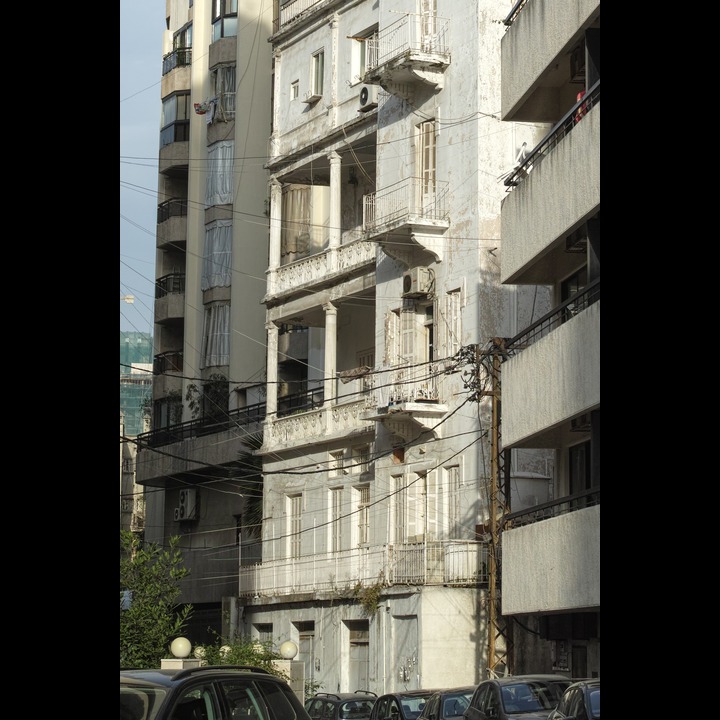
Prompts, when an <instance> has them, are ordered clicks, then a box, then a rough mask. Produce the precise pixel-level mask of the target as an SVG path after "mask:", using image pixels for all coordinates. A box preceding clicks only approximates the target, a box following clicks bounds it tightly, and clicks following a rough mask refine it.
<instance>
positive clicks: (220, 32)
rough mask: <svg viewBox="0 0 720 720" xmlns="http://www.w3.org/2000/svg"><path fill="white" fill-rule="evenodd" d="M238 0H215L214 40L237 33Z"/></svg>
mask: <svg viewBox="0 0 720 720" xmlns="http://www.w3.org/2000/svg"><path fill="white" fill-rule="evenodd" d="M237 12H238V0H213V4H212V41H213V42H216V41H217V40H220V38H224V37H235V36H236V35H237Z"/></svg>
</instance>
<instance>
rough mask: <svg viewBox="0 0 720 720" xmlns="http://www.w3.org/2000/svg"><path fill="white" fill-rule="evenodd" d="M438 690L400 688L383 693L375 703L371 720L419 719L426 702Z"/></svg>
mask: <svg viewBox="0 0 720 720" xmlns="http://www.w3.org/2000/svg"><path fill="white" fill-rule="evenodd" d="M435 692H437V690H436V689H435V688H433V689H432V690H399V691H398V692H392V693H386V694H385V695H381V696H380V697H379V698H378V699H377V700H376V701H375V704H374V705H373V709H372V712H371V713H370V720H418V718H419V717H420V713H421V712H422V711H423V708H424V707H425V703H427V701H428V700H429V699H430V696H431V695H432V694H433V693H435Z"/></svg>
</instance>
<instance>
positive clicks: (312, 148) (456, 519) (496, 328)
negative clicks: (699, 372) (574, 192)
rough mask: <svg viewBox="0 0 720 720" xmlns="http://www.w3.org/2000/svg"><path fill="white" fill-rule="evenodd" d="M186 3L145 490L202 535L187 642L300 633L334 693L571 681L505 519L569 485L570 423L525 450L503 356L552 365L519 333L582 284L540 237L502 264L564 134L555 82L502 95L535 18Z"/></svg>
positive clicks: (177, 43)
mask: <svg viewBox="0 0 720 720" xmlns="http://www.w3.org/2000/svg"><path fill="white" fill-rule="evenodd" d="M537 1H538V0H533V2H537ZM527 4H528V5H530V4H531V3H530V2H528V3H527ZM188 5H189V7H188ZM167 7H168V31H167V33H166V40H165V48H166V54H165V66H164V71H165V74H164V75H163V85H162V97H163V112H164V114H163V118H164V119H163V128H162V132H161V148H160V173H159V188H158V200H159V215H158V239H157V242H158V265H157V272H156V275H157V278H158V281H157V285H158V299H157V301H156V309H155V319H156V333H155V336H156V347H157V348H158V355H157V356H156V358H155V360H156V371H157V372H158V373H159V375H158V378H157V379H156V381H155V383H154V391H153V395H154V401H155V402H154V415H153V431H152V432H151V433H148V434H147V436H146V437H144V438H143V439H142V440H143V442H142V443H141V447H140V451H139V454H138V476H139V478H140V481H141V482H143V484H145V485H146V486H148V487H152V488H154V489H155V490H156V492H153V494H152V498H153V500H152V503H151V502H150V501H148V509H147V513H146V537H147V538H148V539H157V540H158V541H162V540H163V539H164V538H167V537H168V536H169V535H172V534H181V535H182V536H183V543H184V552H185V557H186V560H187V564H188V566H189V567H190V569H191V573H192V574H191V577H190V578H189V579H188V581H187V582H185V583H184V585H183V597H182V600H183V601H184V602H191V603H193V604H194V605H195V607H196V609H197V611H199V615H196V621H195V624H194V625H193V627H192V629H191V631H192V632H191V633H189V637H190V638H191V641H192V642H193V643H194V644H196V643H200V642H204V641H206V639H207V638H206V636H205V634H204V632H203V623H204V624H205V625H207V624H211V625H212V626H213V627H215V628H217V629H218V630H220V629H222V632H223V633H224V634H225V633H232V632H235V633H237V634H240V635H244V636H250V637H252V638H254V639H258V640H261V641H269V642H271V643H272V644H273V645H274V646H275V647H277V648H279V647H280V646H281V645H282V644H283V643H286V642H287V641H292V642H293V643H294V644H295V646H297V648H298V653H297V656H296V657H295V658H294V660H295V662H296V663H299V664H300V665H301V666H302V668H303V670H304V681H305V683H306V687H308V688H315V689H321V690H324V691H330V692H332V691H347V690H355V689H357V688H366V689H369V690H372V691H374V692H376V693H378V694H379V693H382V692H387V691H391V690H394V689H399V688H421V687H423V688H430V687H447V686H455V685H462V684H472V683H475V682H479V681H480V680H482V679H484V678H485V677H487V676H488V675H489V674H492V673H502V672H504V671H505V670H506V669H508V668H509V669H510V670H512V671H515V672H520V671H538V672H549V671H550V670H551V667H552V664H553V662H554V658H553V656H552V652H553V650H552V645H551V641H550V640H549V639H548V640H547V641H541V642H539V641H538V640H537V639H536V636H535V635H532V637H528V638H524V637H522V636H520V637H517V636H516V635H515V634H513V628H512V626H513V621H512V620H510V621H509V622H506V619H503V617H501V615H502V612H504V605H501V601H502V603H505V601H506V599H507V598H506V597H505V594H504V592H505V591H504V586H502V590H503V592H502V593H501V592H500V589H501V581H502V582H504V581H505V579H506V578H507V577H510V578H511V579H512V580H513V582H515V583H516V585H515V587H514V590H513V591H511V596H514V598H515V602H516V603H517V602H518V599H521V598H522V597H524V595H523V593H524V592H525V591H523V590H522V584H521V582H520V580H519V578H518V576H516V575H514V574H513V573H512V572H510V571H509V569H508V566H509V563H510V561H509V560H508V559H507V558H506V557H505V555H504V553H503V555H502V557H501V553H500V549H501V541H502V540H503V539H504V535H505V532H504V528H506V527H508V528H509V527H510V526H508V525H506V524H505V523H504V519H505V518H506V517H508V516H509V515H515V514H517V513H522V512H523V511H527V512H528V513H529V512H530V511H531V510H532V508H534V507H545V506H549V505H551V504H552V503H553V502H554V501H555V500H556V498H557V497H558V493H564V492H567V488H566V487H565V486H564V485H562V482H563V481H561V480H559V476H558V472H559V470H558V467H557V466H558V465H559V466H560V468H561V470H560V472H562V468H564V467H565V466H564V462H565V460H564V458H563V457H561V456H562V453H558V452H557V447H558V446H556V445H553V444H552V443H550V442H532V441H530V439H532V440H534V439H535V438H534V435H531V436H527V437H526V434H525V432H524V430H525V428H524V426H523V423H527V422H529V421H531V418H532V417H533V413H537V415H540V416H541V417H536V420H535V422H539V421H540V420H541V419H542V420H546V419H547V418H546V416H545V415H544V413H541V412H540V410H539V409H537V410H536V409H534V408H527V407H526V408H525V410H523V411H519V412H518V413H516V414H515V415H514V416H513V418H514V419H513V421H512V423H511V426H510V435H511V443H508V441H507V437H506V433H507V431H506V428H505V416H506V411H507V402H508V400H507V398H506V397H505V396H504V393H505V383H506V382H507V383H508V386H509V387H510V388H511V389H510V390H508V392H509V393H511V394H513V398H514V402H524V403H525V405H526V406H527V402H528V398H527V397H523V391H522V388H521V387H520V385H518V384H517V383H518V380H517V378H519V377H520V376H519V375H517V374H514V371H513V370H508V371H507V372H506V368H514V367H517V366H518V362H519V361H521V359H522V357H523V356H524V355H525V353H529V352H531V351H532V348H529V349H528V350H524V351H523V353H522V354H521V353H519V349H520V344H519V343H517V342H516V343H514V344H512V346H511V347H510V348H508V345H507V341H508V340H511V339H514V338H518V337H519V336H520V335H521V333H523V332H524V331H525V329H526V328H528V327H534V326H535V324H536V323H537V322H539V321H542V319H543V318H545V317H546V316H547V314H548V313H550V312H552V311H553V308H554V307H555V306H556V305H557V302H558V298H557V297H556V295H557V292H558V288H559V283H561V282H562V281H563V280H564V277H563V278H562V279H561V278H560V277H559V275H558V276H557V277H556V276H555V275H554V274H553V273H561V272H562V271H561V270H560V269H557V270H556V271H547V272H545V273H530V274H528V275H524V274H523V272H522V270H523V267H524V262H525V261H524V257H525V256H524V255H523V253H525V255H526V256H528V257H529V256H530V254H529V252H528V251H527V249H526V248H525V247H524V246H522V240H521V238H522V237H523V236H522V235H521V234H520V232H519V230H518V229H517V227H510V228H509V232H510V234H511V236H512V237H514V242H515V243H516V245H515V250H514V251H513V254H512V255H511V257H510V259H509V261H508V260H507V259H506V258H505V251H506V247H505V238H504V232H505V222H506V220H505V217H506V215H505V210H506V208H507V209H508V210H510V206H511V205H512V203H513V202H515V198H516V197H517V198H520V197H521V195H520V192H519V191H521V190H522V186H521V184H520V183H519V181H517V183H516V178H518V177H519V176H520V174H521V172H520V171H521V169H522V168H523V167H524V168H525V172H526V174H527V172H529V170H530V169H531V168H529V167H528V166H527V165H523V162H524V158H525V156H526V155H527V152H528V149H532V148H535V147H536V146H538V143H541V141H542V140H543V138H544V137H545V136H546V135H547V133H548V132H549V131H550V130H551V129H552V127H553V125H554V123H555V122H556V120H557V119H558V118H557V117H555V116H554V115H553V114H552V113H550V114H546V115H544V114H542V113H535V112H534V111H535V104H534V103H533V102H532V101H531V100H530V99H528V97H527V93H526V90H529V89H530V87H531V85H532V80H531V79H530V75H528V78H527V80H526V82H527V84H526V86H524V87H517V88H516V89H515V90H513V92H514V93H515V94H514V95H511V96H510V97H511V100H510V101H507V103H506V99H505V97H506V96H505V91H504V90H502V88H501V84H502V83H501V79H502V75H503V73H504V69H503V71H502V72H501V51H502V52H505V47H506V45H505V43H506V42H507V38H508V36H509V32H510V31H512V30H513V28H512V27H509V28H508V25H507V24H506V22H504V21H506V19H507V16H508V13H509V12H510V10H511V9H512V4H511V3H508V2H505V1H503V0H479V1H478V0H289V1H287V2H283V1H282V0H275V2H272V3H270V2H269V0H254V1H253V2H247V3H246V2H243V0H240V1H239V2H236V1H235V0H222V1H221V0H214V1H213V2H210V1H209V0H195V1H194V2H190V3H188V1H187V0H168V1H167ZM577 29H578V33H579V32H580V28H579V26H578V28H577ZM579 37H580V35H579V34H578V38H579ZM544 52H545V48H543V53H544ZM541 54H542V53H541ZM513 61H514V57H511V58H510V60H509V61H508V62H513ZM549 62H550V60H549V59H548V63H549ZM528 72H529V71H528ZM513 82H514V81H513ZM233 92H236V93H237V95H236V96H233ZM232 101H234V103H233V102H232ZM523 102H527V103H528V105H529V107H528V109H527V115H525V114H523V113H522V112H521V113H520V114H518V115H517V117H516V118H514V117H512V112H516V113H517V110H518V109H519V108H520V107H522V103H523ZM506 104H507V107H508V116H507V117H504V116H503V114H504V113H503V111H505V109H506ZM559 107H560V106H559V105H558V108H559ZM569 108H570V106H568V108H567V109H568V110H569ZM556 112H560V114H562V112H564V111H560V110H559V109H557V108H556ZM545 162H547V160H545ZM535 172H537V170H533V174H534V173H535ZM532 178H533V175H532V174H531V175H530V176H529V179H532ZM508 180H511V181H512V184H508ZM537 202H538V204H541V202H543V201H540V200H537ZM544 202H545V203H546V204H547V205H548V207H549V206H550V205H551V203H552V202H557V199H556V198H555V199H553V198H551V197H549V193H548V196H546V197H545V199H544ZM516 212H517V214H518V217H517V218H516V222H518V223H519V222H520V215H521V213H522V208H521V207H518V208H517V210H516ZM576 221H577V223H576V224H577V226H578V227H579V225H580V221H581V218H580V216H579V215H578V217H577V218H576ZM533 222H535V223H538V225H539V226H542V222H543V218H537V219H536V220H533ZM573 222H575V221H573ZM574 229H575V228H571V229H570V231H569V232H571V233H572V232H573V231H574ZM531 237H532V235H531ZM525 242H526V243H528V242H530V240H529V239H526V240H525ZM548 242H549V241H548ZM553 242H554V241H553ZM541 255H542V250H541V249H537V256H538V257H537V263H538V265H540V266H542V262H540V260H541ZM518 259H522V260H523V262H521V263H518V262H517V261H518ZM548 259H549V260H554V259H555V258H554V256H553V257H549V258H548ZM508 263H509V264H508ZM508 268H510V269H508ZM574 287H575V286H572V288H571V286H570V285H568V291H571V290H572V289H573V288H574ZM598 307H599V305H598ZM568 324H569V323H568ZM528 357H530V356H529V355H528ZM535 362H536V363H540V364H541V365H543V364H544V363H545V358H544V357H542V356H541V357H538V358H536V359H535ZM543 367H544V365H543ZM531 369H532V372H531ZM500 370H501V372H500ZM523 371H524V372H525V373H526V378H525V380H526V381H527V382H528V383H529V387H533V384H532V383H533V381H534V375H533V373H535V372H539V370H538V368H526V369H524V370H523ZM543 372H549V371H548V369H547V368H545V369H544V370H543ZM507 376H510V380H508V379H507ZM501 387H502V391H501ZM501 392H502V395H503V396H502V398H501ZM501 399H502V408H503V413H502V417H501V413H500V400H501ZM557 399H558V401H559V400H561V399H562V398H560V397H558V398H557ZM573 407H574V406H573ZM578 413H580V414H582V413H581V411H580V410H578ZM568 422H570V418H569V419H568ZM501 449H504V452H502V453H501V452H500V450H501ZM260 491H262V492H260ZM163 496H164V497H163ZM151 504H152V505H153V507H152V508H151ZM150 526H152V528H153V529H154V533H155V534H154V536H153V535H151V534H150ZM511 531H512V533H515V532H519V531H520V528H518V529H517V530H516V529H515V525H512V528H511ZM516 552H517V551H516ZM523 552H525V553H527V552H529V551H528V550H527V548H525V550H523ZM513 562H519V560H518V559H517V558H515V559H514V560H513ZM523 562H525V563H526V564H527V562H528V560H527V556H525V557H524V559H523ZM238 567H239V577H238ZM537 582H538V584H542V581H541V579H539V578H538V579H537ZM537 592H538V593H539V592H540V590H538V591H537ZM560 609H561V608H560V607H558V608H553V611H554V610H560ZM509 612H510V614H513V613H518V620H519V621H522V622H524V621H525V620H526V617H525V614H526V613H531V612H534V610H533V609H529V608H525V607H523V606H522V605H521V604H516V605H515V607H513V608H510V611H509ZM533 621H534V619H533ZM518 642H520V643H521V644H522V647H521V648H518ZM517 660H520V661H521V662H520V663H518V662H517ZM525 660H528V662H530V661H531V662H532V663H533V664H532V666H527V667H525V666H522V662H524V661H525Z"/></svg>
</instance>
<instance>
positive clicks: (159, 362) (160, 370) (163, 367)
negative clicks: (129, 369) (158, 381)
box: [153, 350, 183, 375]
mask: <svg viewBox="0 0 720 720" xmlns="http://www.w3.org/2000/svg"><path fill="white" fill-rule="evenodd" d="M182 371H183V353H182V350H177V351H173V352H166V353H160V354H159V355H156V356H155V358H154V359H153V375H164V374H165V373H181V372H182Z"/></svg>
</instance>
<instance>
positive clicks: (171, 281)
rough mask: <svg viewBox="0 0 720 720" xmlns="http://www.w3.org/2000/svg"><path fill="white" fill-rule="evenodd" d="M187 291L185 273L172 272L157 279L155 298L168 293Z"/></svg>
mask: <svg viewBox="0 0 720 720" xmlns="http://www.w3.org/2000/svg"><path fill="white" fill-rule="evenodd" d="M184 292H185V273H170V274H169V275H163V277H161V278H158V279H157V280H156V281H155V299H156V300H159V299H160V298H164V297H165V296H166V295H171V294H174V293H184Z"/></svg>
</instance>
